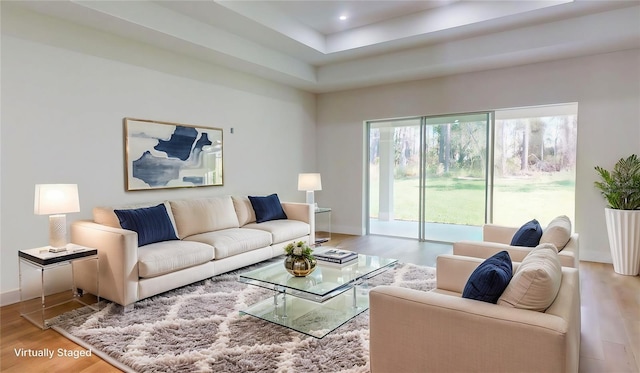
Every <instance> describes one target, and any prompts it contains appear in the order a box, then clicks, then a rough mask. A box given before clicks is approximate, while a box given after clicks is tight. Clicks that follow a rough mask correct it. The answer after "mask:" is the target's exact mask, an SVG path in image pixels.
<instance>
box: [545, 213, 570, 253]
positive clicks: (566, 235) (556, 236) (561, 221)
mask: <svg viewBox="0 0 640 373" xmlns="http://www.w3.org/2000/svg"><path fill="white" fill-rule="evenodd" d="M570 238H571V220H569V217H568V216H566V215H560V216H558V217H557V218H555V219H553V220H551V223H549V225H547V227H546V228H545V229H544V230H543V231H542V237H540V243H541V244H543V243H552V244H554V245H555V247H556V248H557V249H558V252H560V251H562V249H564V247H565V246H566V245H567V242H569V239H570Z"/></svg>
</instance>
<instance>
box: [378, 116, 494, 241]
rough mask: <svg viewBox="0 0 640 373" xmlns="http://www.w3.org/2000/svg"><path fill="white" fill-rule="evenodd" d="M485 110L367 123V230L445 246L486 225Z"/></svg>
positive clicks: (477, 232)
mask: <svg viewBox="0 0 640 373" xmlns="http://www.w3.org/2000/svg"><path fill="white" fill-rule="evenodd" d="M490 124H491V113H489V112H485V113H473V114H456V115H446V116H433V117H419V118H409V119H401V120H392V121H379V122H370V123H368V127H369V131H368V133H369V168H368V172H369V176H368V185H369V188H368V190H369V221H368V223H369V224H368V233H371V234H382V235H390V236H400V237H408V238H417V239H420V240H430V241H444V242H452V241H457V240H460V239H477V238H478V237H479V236H480V234H481V233H480V227H481V226H482V224H483V223H484V222H485V221H486V220H485V219H486V216H487V212H486V205H487V203H486V201H487V197H488V194H487V185H488V173H487V170H488V166H487V165H488V163H487V162H488V159H490V158H489V156H488V153H487V152H488V149H489V146H488V142H489V135H488V134H489V133H490V131H489V128H490Z"/></svg>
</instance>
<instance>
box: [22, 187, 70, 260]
mask: <svg viewBox="0 0 640 373" xmlns="http://www.w3.org/2000/svg"><path fill="white" fill-rule="evenodd" d="M79 211H80V202H79V200H78V185H77V184H36V193H35V198H34V202H33V213H34V214H36V215H49V245H50V246H52V247H53V248H54V249H60V248H63V247H65V246H66V244H67V218H66V215H65V214H66V213H70V212H79Z"/></svg>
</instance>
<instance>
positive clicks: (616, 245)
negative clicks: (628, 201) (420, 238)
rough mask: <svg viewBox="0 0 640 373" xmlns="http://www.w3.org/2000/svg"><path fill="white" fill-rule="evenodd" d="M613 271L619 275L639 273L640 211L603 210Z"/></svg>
mask: <svg viewBox="0 0 640 373" xmlns="http://www.w3.org/2000/svg"><path fill="white" fill-rule="evenodd" d="M604 213H605V217H606V220H607V233H608V234H609V248H610V249H611V257H612V258H613V270H614V271H616V273H619V274H621V275H629V276H635V275H637V274H638V273H639V272H640V210H614V209H609V208H605V209H604Z"/></svg>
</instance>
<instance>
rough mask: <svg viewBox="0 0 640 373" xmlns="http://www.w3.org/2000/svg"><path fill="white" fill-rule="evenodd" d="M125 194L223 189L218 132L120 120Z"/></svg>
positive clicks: (152, 121)
mask: <svg viewBox="0 0 640 373" xmlns="http://www.w3.org/2000/svg"><path fill="white" fill-rule="evenodd" d="M124 133H125V149H126V155H125V158H126V160H125V161H126V169H127V176H126V188H127V190H129V191H131V190H149V189H163V188H186V187H200V186H213V185H223V181H222V180H223V178H222V129H220V128H210V127H198V126H192V125H188V124H180V123H170V122H159V121H154V120H147V119H134V118H124Z"/></svg>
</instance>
